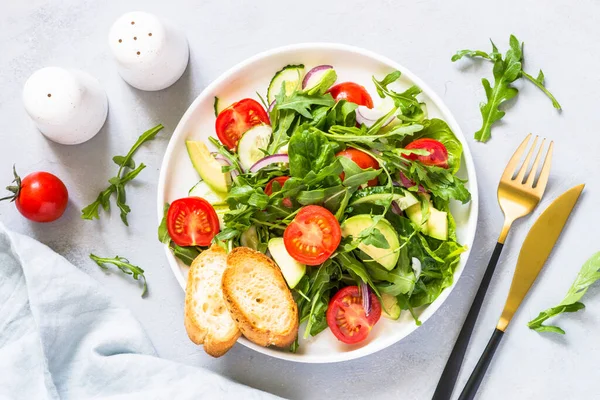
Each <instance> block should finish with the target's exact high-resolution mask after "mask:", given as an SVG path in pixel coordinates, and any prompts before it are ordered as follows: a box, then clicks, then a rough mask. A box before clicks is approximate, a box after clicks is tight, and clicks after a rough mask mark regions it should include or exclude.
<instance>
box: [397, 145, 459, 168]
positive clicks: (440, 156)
mask: <svg viewBox="0 0 600 400" xmlns="http://www.w3.org/2000/svg"><path fill="white" fill-rule="evenodd" d="M405 148H406V149H408V150H415V149H422V150H427V151H428V152H429V155H428V156H418V155H416V154H409V155H405V156H404V157H405V158H408V159H409V160H413V161H414V160H418V161H420V162H421V163H422V164H425V165H433V166H436V167H442V168H448V149H446V146H444V144H443V143H442V142H438V141H437V140H435V139H429V138H423V139H417V140H415V141H414V142H410V143H409V144H408V145H407V146H406V147H405Z"/></svg>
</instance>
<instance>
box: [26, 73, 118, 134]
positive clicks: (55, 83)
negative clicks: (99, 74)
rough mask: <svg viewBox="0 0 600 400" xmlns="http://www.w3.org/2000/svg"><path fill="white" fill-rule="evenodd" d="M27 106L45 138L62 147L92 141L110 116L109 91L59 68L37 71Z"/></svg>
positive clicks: (82, 75)
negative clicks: (62, 145)
mask: <svg viewBox="0 0 600 400" xmlns="http://www.w3.org/2000/svg"><path fill="white" fill-rule="evenodd" d="M23 103H24V105H25V110H26V111H27V113H28V114H29V116H30V117H31V119H32V120H33V122H34V123H35V124H36V125H37V127H38V129H39V130H40V131H41V132H42V133H43V134H44V136H46V137H47V138H48V139H50V140H52V141H54V142H57V143H60V144H79V143H83V142H85V141H88V140H90V139H91V138H93V137H94V136H95V135H96V133H98V131H100V129H101V128H102V126H103V125H104V122H105V121H106V116H107V114H108V98H107V97H106V92H105V91H104V89H103V88H102V86H100V83H99V82H98V81H97V80H96V79H95V78H94V77H92V76H91V75H89V74H87V73H85V72H82V71H78V70H72V69H64V68H59V67H47V68H42V69H40V70H38V71H36V72H34V73H33V75H31V76H30V77H29V79H28V80H27V82H26V83H25V86H24V88H23Z"/></svg>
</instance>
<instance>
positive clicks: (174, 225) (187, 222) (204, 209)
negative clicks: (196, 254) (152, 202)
mask: <svg viewBox="0 0 600 400" xmlns="http://www.w3.org/2000/svg"><path fill="white" fill-rule="evenodd" d="M167 230H168V231H169V236H171V239H172V240H173V241H174V242H175V244H177V245H179V246H208V245H209V244H210V243H211V242H212V240H213V238H214V237H215V235H216V234H217V233H218V232H219V219H218V217H217V213H216V212H215V209H214V208H213V207H212V206H211V205H210V203H209V202H208V201H206V200H204V199H203V198H201V197H186V198H183V199H179V200H175V201H174V202H173V203H171V206H170V207H169V211H168V212H167Z"/></svg>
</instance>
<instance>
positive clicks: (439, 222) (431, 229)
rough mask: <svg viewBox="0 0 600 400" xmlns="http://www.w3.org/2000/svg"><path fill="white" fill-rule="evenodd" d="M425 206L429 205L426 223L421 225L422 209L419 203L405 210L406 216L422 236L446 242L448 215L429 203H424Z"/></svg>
mask: <svg viewBox="0 0 600 400" xmlns="http://www.w3.org/2000/svg"><path fill="white" fill-rule="evenodd" d="M425 199H427V198H425ZM427 200H428V199H427ZM425 204H428V205H429V210H428V211H429V218H428V219H427V222H425V223H423V208H422V205H421V203H417V204H415V205H413V206H410V207H409V208H407V209H406V216H407V217H408V218H409V219H410V220H411V221H412V222H413V223H414V224H415V225H417V226H420V227H421V232H423V234H425V235H427V236H431V237H432V238H435V239H439V240H448V213H447V212H445V211H440V210H438V209H436V208H435V207H433V205H432V204H431V202H430V201H429V202H425Z"/></svg>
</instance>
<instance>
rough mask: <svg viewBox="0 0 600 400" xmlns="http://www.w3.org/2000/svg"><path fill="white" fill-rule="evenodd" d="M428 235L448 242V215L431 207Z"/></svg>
mask: <svg viewBox="0 0 600 400" xmlns="http://www.w3.org/2000/svg"><path fill="white" fill-rule="evenodd" d="M429 213H430V214H429V220H428V221H427V235H429V236H431V237H432V238H435V239H439V240H448V213H447V212H445V211H440V210H438V209H435V208H433V207H429Z"/></svg>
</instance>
